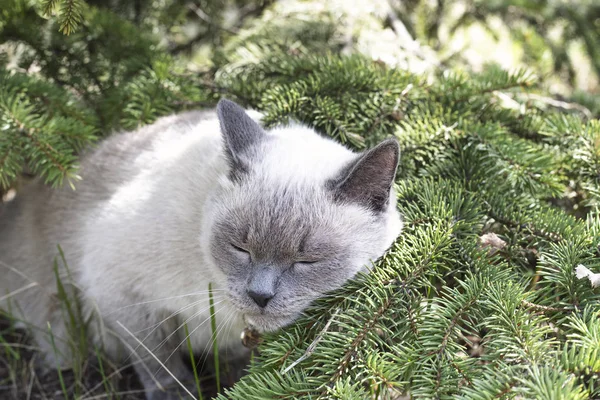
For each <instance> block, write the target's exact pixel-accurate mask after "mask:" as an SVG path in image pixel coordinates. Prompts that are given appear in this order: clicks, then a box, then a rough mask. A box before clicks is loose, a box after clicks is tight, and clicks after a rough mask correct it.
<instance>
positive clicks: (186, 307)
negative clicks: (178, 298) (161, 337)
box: [134, 299, 204, 342]
mask: <svg viewBox="0 0 600 400" xmlns="http://www.w3.org/2000/svg"><path fill="white" fill-rule="evenodd" d="M203 301H204V299H202V300H197V301H194V302H191V303H190V304H187V305H185V306H183V307H181V308H180V309H179V310H177V311H173V312H172V313H171V314H169V315H168V316H167V317H166V318H165V319H163V320H162V321H160V322H157V323H156V324H153V325H150V326H149V327H146V328H144V329H140V330H139V331H135V332H134V333H135V334H136V335H137V334H138V333H142V332H144V331H147V330H148V329H152V331H151V332H150V333H149V334H152V333H153V332H154V331H155V330H156V328H158V327H159V326H160V325H162V324H163V323H165V322H166V321H168V320H169V319H171V318H173V317H174V316H175V315H177V314H179V313H182V312H184V311H185V310H188V309H190V308H192V307H195V306H197V305H198V304H200V303H202V302H203ZM144 340H146V339H145V338H144V339H142V342H143V341H144Z"/></svg>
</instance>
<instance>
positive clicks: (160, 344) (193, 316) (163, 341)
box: [125, 300, 223, 361]
mask: <svg viewBox="0 0 600 400" xmlns="http://www.w3.org/2000/svg"><path fill="white" fill-rule="evenodd" d="M222 301H223V300H221V301H219V302H218V303H220V302H222ZM218 303H217V304H218ZM193 305H196V304H193ZM208 308H210V306H209V307H206V308H203V309H202V310H200V311H197V312H195V313H194V314H192V315H191V316H190V317H189V318H187V319H186V320H185V321H184V322H183V323H182V324H181V325H179V326H178V327H177V328H176V329H175V330H174V331H173V332H171V333H170V334H169V335H168V336H167V337H166V338H165V339H163V340H162V341H161V342H160V343H159V344H158V345H157V346H156V347H155V348H154V349H153V350H152V351H157V350H158V349H160V348H161V347H162V346H163V345H164V344H165V343H167V342H168V340H169V339H170V338H171V337H172V336H173V335H174V334H175V333H176V332H177V331H178V330H179V329H181V327H183V325H184V324H186V323H187V322H188V321H190V320H192V319H193V318H196V317H197V316H199V315H200V314H202V313H203V312H205V311H206V310H208ZM181 311H182V310H181ZM181 311H179V312H181ZM169 318H170V317H167V318H166V319H164V320H163V321H161V322H160V323H158V324H157V325H156V326H155V327H154V329H152V331H150V332H149V333H148V334H147V335H146V336H144V338H143V339H142V340H141V342H145V341H146V340H147V339H148V338H149V337H150V335H152V334H153V333H154V332H155V331H156V329H158V327H159V326H160V325H161V324H162V323H164V322H165V321H166V320H167V319H169ZM138 348H139V345H138V346H136V347H135V348H134V349H133V350H134V351H137V349H138ZM130 357H131V355H129V356H128V357H127V358H126V359H125V361H128V360H129V358H130Z"/></svg>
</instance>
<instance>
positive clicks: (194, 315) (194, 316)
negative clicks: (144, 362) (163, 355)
mask: <svg viewBox="0 0 600 400" xmlns="http://www.w3.org/2000/svg"><path fill="white" fill-rule="evenodd" d="M223 301H224V300H221V301H218V302H215V303H214V306H217V305H218V304H220V303H222V302H223ZM210 307H211V306H208V307H206V308H204V309H202V310H200V311H198V312H196V313H194V314H193V315H192V316H191V317H189V318H187V319H186V320H185V321H183V322H182V323H181V324H180V325H179V326H178V327H177V328H176V329H175V330H173V332H171V333H170V334H169V335H168V336H167V337H166V338H165V339H163V341H162V342H160V344H159V345H158V346H156V348H155V349H154V351H157V350H158V349H160V348H161V347H162V346H164V344H165V343H167V342H168V341H169V339H171V337H173V335H175V334H176V333H177V331H178V330H180V329H181V328H183V326H184V325H186V324H187V323H188V322H189V321H191V320H192V319H194V318H196V317H198V316H199V315H201V314H202V313H204V312H206V311H207V310H208V309H210ZM224 307H225V306H223V307H221V308H220V309H219V310H222V309H223V308H224ZM217 312H218V311H215V315H216V314H217ZM209 319H210V315H209V316H208V317H207V318H206V319H205V320H204V321H202V322H201V323H200V325H198V327H197V328H196V329H198V328H199V327H200V326H202V325H203V324H204V323H205V322H206V321H207V320H209ZM190 335H191V334H190ZM188 337H189V335H188ZM186 340H187V338H186ZM179 346H181V344H179ZM179 346H177V348H179ZM171 354H173V353H171ZM170 357H171V356H169V357H168V358H167V360H168V359H169V358H170ZM167 360H165V362H166V361H167Z"/></svg>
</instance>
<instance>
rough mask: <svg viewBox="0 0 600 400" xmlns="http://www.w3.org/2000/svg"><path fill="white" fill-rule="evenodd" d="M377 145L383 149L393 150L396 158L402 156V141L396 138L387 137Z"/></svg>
mask: <svg viewBox="0 0 600 400" xmlns="http://www.w3.org/2000/svg"><path fill="white" fill-rule="evenodd" d="M377 147H379V148H380V149H381V150H385V151H391V152H392V153H394V156H395V157H396V158H400V143H399V142H398V139H396V138H389V139H385V140H384V141H382V142H381V143H379V145H378V146H377Z"/></svg>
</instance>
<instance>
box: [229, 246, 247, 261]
mask: <svg viewBox="0 0 600 400" xmlns="http://www.w3.org/2000/svg"><path fill="white" fill-rule="evenodd" d="M230 245H231V248H232V249H233V250H234V251H235V252H236V253H238V254H240V255H242V256H244V257H248V259H251V258H252V254H251V253H250V250H248V249H245V248H243V247H241V246H238V245H236V244H233V243H230Z"/></svg>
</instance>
